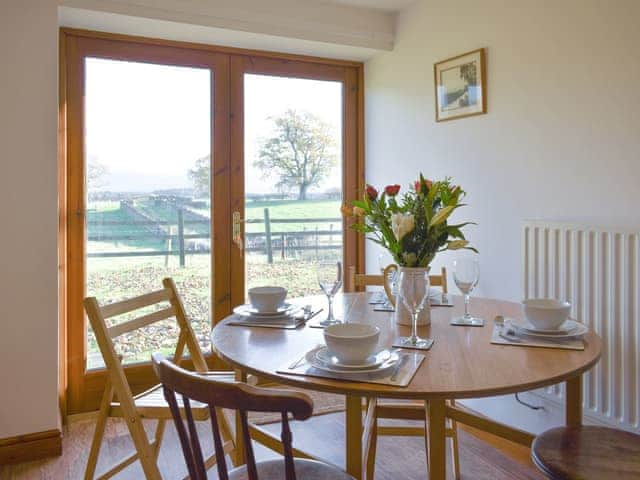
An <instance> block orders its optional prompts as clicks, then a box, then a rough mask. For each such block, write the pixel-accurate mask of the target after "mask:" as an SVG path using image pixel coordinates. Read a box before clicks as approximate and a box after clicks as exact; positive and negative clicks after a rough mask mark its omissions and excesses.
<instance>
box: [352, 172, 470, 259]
mask: <svg viewBox="0 0 640 480" xmlns="http://www.w3.org/2000/svg"><path fill="white" fill-rule="evenodd" d="M399 193H400V185H387V186H386V187H385V189H384V191H383V192H382V193H381V194H379V193H378V190H376V189H375V188H374V187H373V186H371V185H367V186H366V188H365V192H364V195H363V198H362V200H356V201H354V202H353V209H352V210H351V214H352V215H353V216H355V217H356V218H358V219H359V220H361V221H358V222H357V223H354V224H353V225H352V226H351V228H353V229H354V230H357V231H359V232H361V233H363V234H365V235H366V236H367V238H369V239H371V240H373V241H374V242H376V243H378V244H380V245H382V246H383V247H384V248H386V249H387V250H388V251H389V253H391V256H392V257H393V259H394V260H395V262H396V263H397V264H398V265H399V266H402V267H422V268H426V267H429V265H430V264H431V262H432V261H433V259H434V257H435V256H436V254H438V253H439V252H443V251H445V250H460V249H467V250H473V251H474V252H476V253H477V250H476V249H475V248H473V247H472V246H470V245H469V242H468V241H467V240H466V239H465V236H464V233H462V229H463V228H464V227H465V226H466V225H469V224H472V223H473V222H464V223H458V224H451V225H450V224H449V222H448V219H449V216H450V215H451V214H452V213H453V212H454V211H455V210H456V209H458V208H460V207H462V206H464V205H465V204H464V203H461V200H462V199H463V198H464V196H465V191H464V190H462V188H460V186H458V185H452V184H451V179H450V178H445V179H444V180H441V181H437V182H432V181H430V180H427V179H425V178H424V176H423V175H422V174H420V178H419V180H417V181H416V182H415V185H414V188H413V189H411V190H409V191H408V192H406V193H404V195H403V196H402V198H401V199H400V198H399V197H398V195H399Z"/></svg>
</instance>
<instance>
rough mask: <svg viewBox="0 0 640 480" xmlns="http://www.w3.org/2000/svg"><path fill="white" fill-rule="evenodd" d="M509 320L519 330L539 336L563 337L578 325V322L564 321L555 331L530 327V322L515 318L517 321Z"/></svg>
mask: <svg viewBox="0 0 640 480" xmlns="http://www.w3.org/2000/svg"><path fill="white" fill-rule="evenodd" d="M510 320H511V323H512V324H513V325H515V326H517V327H518V328H521V329H522V330H525V331H527V332H531V333H540V334H547V335H563V334H565V333H569V332H570V331H571V330H573V329H575V328H576V325H577V324H578V322H575V321H573V320H565V321H564V322H563V323H562V324H561V325H560V326H559V327H558V328H556V329H555V330H549V329H544V328H537V327H535V326H534V325H532V324H531V322H529V321H527V320H525V319H523V318H517V319H516V318H511V319H510Z"/></svg>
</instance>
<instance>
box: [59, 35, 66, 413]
mask: <svg viewBox="0 0 640 480" xmlns="http://www.w3.org/2000/svg"><path fill="white" fill-rule="evenodd" d="M58 41H59V49H60V50H59V55H58V75H59V79H58V365H59V367H58V403H59V408H60V415H61V417H62V421H63V422H64V423H66V412H67V61H66V43H65V37H64V35H63V34H62V33H60V36H59V39H58Z"/></svg>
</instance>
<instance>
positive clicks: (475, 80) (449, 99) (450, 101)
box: [433, 48, 487, 122]
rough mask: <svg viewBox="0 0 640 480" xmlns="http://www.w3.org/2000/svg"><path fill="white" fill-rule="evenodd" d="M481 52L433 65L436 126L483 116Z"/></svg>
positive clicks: (484, 78)
mask: <svg viewBox="0 0 640 480" xmlns="http://www.w3.org/2000/svg"><path fill="white" fill-rule="evenodd" d="M485 57H486V55H485V49H484V48H480V49H478V50H473V51H471V52H467V53H463V54H462V55H457V56H455V57H451V58H447V59H446V60H442V61H440V62H437V63H435V64H434V65H433V76H434V86H435V109H436V122H445V121H447V120H454V119H456V118H464V117H470V116H473V115H482V114H484V113H487V73H486V61H485Z"/></svg>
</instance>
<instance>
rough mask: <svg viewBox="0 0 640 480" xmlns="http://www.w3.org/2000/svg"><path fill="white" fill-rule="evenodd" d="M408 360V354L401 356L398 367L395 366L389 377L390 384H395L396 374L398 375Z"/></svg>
mask: <svg viewBox="0 0 640 480" xmlns="http://www.w3.org/2000/svg"><path fill="white" fill-rule="evenodd" d="M408 359H409V354H404V355H402V358H400V361H399V362H398V365H396V368H394V369H393V374H392V375H391V377H390V378H389V380H391V381H392V382H395V380H396V378H398V373H400V370H401V369H402V366H403V365H404V364H405V363H406V362H407V360H408Z"/></svg>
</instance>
